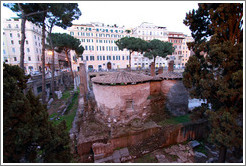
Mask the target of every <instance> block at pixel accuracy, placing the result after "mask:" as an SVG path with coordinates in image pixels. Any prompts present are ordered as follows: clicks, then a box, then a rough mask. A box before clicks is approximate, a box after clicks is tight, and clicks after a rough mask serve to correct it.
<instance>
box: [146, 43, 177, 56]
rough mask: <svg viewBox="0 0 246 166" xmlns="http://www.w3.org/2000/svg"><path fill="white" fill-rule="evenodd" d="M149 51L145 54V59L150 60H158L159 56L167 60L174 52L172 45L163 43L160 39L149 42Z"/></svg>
mask: <svg viewBox="0 0 246 166" xmlns="http://www.w3.org/2000/svg"><path fill="white" fill-rule="evenodd" d="M147 47H148V49H147V51H146V52H145V53H144V56H145V57H148V58H149V59H154V61H155V59H156V57H157V56H159V57H163V58H165V57H166V56H167V55H171V54H172V53H173V52H174V47H173V44H172V43H169V42H163V41H160V40H158V39H154V40H151V41H149V42H148V46H147Z"/></svg>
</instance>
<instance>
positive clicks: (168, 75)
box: [157, 71, 183, 80]
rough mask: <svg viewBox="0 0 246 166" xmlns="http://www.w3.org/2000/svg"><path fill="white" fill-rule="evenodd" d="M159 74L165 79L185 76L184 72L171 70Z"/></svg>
mask: <svg viewBox="0 0 246 166" xmlns="http://www.w3.org/2000/svg"><path fill="white" fill-rule="evenodd" d="M157 76H158V77H160V78H162V79H165V80H175V79H182V78H183V74H182V73H177V72H170V71H165V72H163V73H162V74H159V75H157Z"/></svg>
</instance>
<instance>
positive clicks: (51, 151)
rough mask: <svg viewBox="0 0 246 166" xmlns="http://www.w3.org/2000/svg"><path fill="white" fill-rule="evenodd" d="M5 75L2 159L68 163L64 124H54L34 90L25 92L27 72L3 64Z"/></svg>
mask: <svg viewBox="0 0 246 166" xmlns="http://www.w3.org/2000/svg"><path fill="white" fill-rule="evenodd" d="M3 75H4V77H3V78H4V79H3V91H4V93H3V162H5V163H9V162H11V163H18V162H20V160H23V159H24V161H25V162H39V161H40V160H43V162H69V161H70V159H71V154H70V148H69V135H68V133H67V131H66V129H65V128H64V124H61V125H59V126H55V125H54V124H52V122H51V121H49V120H48V113H47V110H46V109H45V106H44V105H42V104H41V103H40V101H39V97H36V96H34V95H33V93H32V91H31V90H29V91H28V92H27V94H26V95H25V94H24V93H23V90H24V89H25V88H26V82H27V79H28V77H27V76H25V74H24V71H23V70H22V69H21V68H20V67H18V66H10V65H7V64H4V65H3ZM63 123H64V122H63ZM65 127H66V126H65ZM38 154H39V155H41V157H40V156H39V155H38Z"/></svg>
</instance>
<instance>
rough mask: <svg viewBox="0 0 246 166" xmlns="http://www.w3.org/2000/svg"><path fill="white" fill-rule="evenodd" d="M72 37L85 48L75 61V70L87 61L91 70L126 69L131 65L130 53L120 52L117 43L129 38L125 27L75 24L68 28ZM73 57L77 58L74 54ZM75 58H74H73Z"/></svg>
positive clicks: (101, 24)
mask: <svg viewBox="0 0 246 166" xmlns="http://www.w3.org/2000/svg"><path fill="white" fill-rule="evenodd" d="M68 32H69V34H70V35H71V36H73V37H75V38H77V39H79V40H80V41H81V44H82V46H83V47H84V48H85V50H84V53H83V55H82V57H81V58H79V59H77V60H76V61H73V70H77V68H78V66H79V63H81V62H84V63H85V61H86V68H87V69H88V70H89V71H90V70H107V69H120V68H126V67H127V65H128V63H129V59H128V58H129V51H127V50H126V49H125V50H123V51H120V50H119V48H118V46H117V45H116V44H115V41H117V40H118V39H120V38H122V37H126V36H129V34H128V33H127V32H125V28H124V27H118V26H117V25H114V26H110V25H104V24H103V23H95V22H94V23H90V24H74V25H73V26H72V27H70V28H68ZM71 56H75V55H74V54H73V53H72V54H71ZM72 58H73V57H72Z"/></svg>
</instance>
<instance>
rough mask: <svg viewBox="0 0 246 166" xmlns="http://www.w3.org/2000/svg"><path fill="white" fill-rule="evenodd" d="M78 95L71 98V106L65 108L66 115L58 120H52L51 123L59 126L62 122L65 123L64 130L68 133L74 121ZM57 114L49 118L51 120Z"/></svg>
mask: <svg viewBox="0 0 246 166" xmlns="http://www.w3.org/2000/svg"><path fill="white" fill-rule="evenodd" d="M78 95H79V93H78V92H77V93H75V94H74V96H73V98H72V102H71V104H69V106H68V107H67V111H66V112H67V113H66V114H65V115H63V116H61V117H59V118H60V119H58V120H56V119H55V120H53V123H54V124H55V125H59V124H60V123H61V122H62V121H65V123H66V127H67V128H66V130H67V131H68V132H69V131H70V129H71V128H72V125H73V121H74V117H75V115H76V112H77V107H78ZM56 115H57V113H54V114H51V115H50V117H49V118H52V117H54V116H56Z"/></svg>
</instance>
